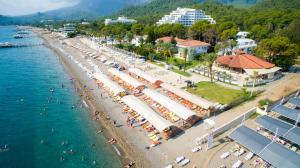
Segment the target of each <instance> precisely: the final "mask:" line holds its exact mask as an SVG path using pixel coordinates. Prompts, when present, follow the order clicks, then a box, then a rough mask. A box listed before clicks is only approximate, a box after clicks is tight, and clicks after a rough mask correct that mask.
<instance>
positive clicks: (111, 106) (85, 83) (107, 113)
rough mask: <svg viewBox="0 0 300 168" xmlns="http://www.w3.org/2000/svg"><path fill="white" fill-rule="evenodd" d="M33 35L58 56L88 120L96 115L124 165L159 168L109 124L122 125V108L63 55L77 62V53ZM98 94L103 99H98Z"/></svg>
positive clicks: (122, 131)
mask: <svg viewBox="0 0 300 168" xmlns="http://www.w3.org/2000/svg"><path fill="white" fill-rule="evenodd" d="M33 32H35V33H36V34H37V35H39V36H40V37H41V38H42V39H44V41H45V45H46V46H47V47H49V48H50V49H51V50H53V51H55V52H56V53H57V54H58V56H59V58H60V61H61V63H62V64H63V65H64V67H65V69H66V70H67V71H68V73H70V75H71V76H72V77H73V78H74V79H76V82H75V83H76V87H77V88H79V92H78V94H80V96H81V97H82V98H84V100H85V101H86V102H87V104H88V106H89V108H90V111H91V118H92V119H95V116H94V114H93V113H94V112H95V111H97V112H99V116H100V117H98V120H99V124H100V125H101V127H102V128H103V134H104V135H105V137H107V139H110V138H112V137H113V138H115V139H116V140H117V143H116V149H117V150H118V151H120V154H121V158H122V159H123V163H124V165H125V164H127V163H128V162H129V161H134V162H135V164H136V167H159V166H158V165H152V163H151V162H150V161H149V160H148V158H147V157H146V156H144V155H142V154H141V153H142V152H141V151H140V149H138V148H136V145H134V144H132V140H130V139H128V137H131V138H133V136H135V135H134V132H128V131H124V129H122V128H119V127H116V126H115V125H114V124H113V120H116V121H117V123H122V122H124V123H125V121H122V119H123V118H122V117H118V114H122V112H123V111H122V107H121V106H118V105H117V104H116V103H114V102H113V101H112V100H111V99H110V98H109V97H108V95H107V94H106V93H105V92H104V91H102V90H100V89H98V87H97V84H96V83H95V82H94V81H93V80H92V79H91V78H89V77H88V76H87V74H86V73H85V72H83V71H82V70H81V69H80V67H78V65H76V64H75V63H74V62H73V61H72V60H70V59H68V57H67V55H72V56H74V57H76V58H79V57H81V55H80V53H78V52H76V51H72V49H71V48H69V47H66V45H62V44H61V43H60V42H59V40H57V39H54V38H51V37H50V35H49V34H43V33H41V30H38V29H33ZM87 88H89V89H87ZM101 94H102V95H103V97H101V96H100V95H101ZM136 136H138V135H136ZM138 141H139V140H137V141H136V142H138ZM133 142H134V141H133ZM116 152H117V151H116ZM117 153H118V152H117ZM154 164H156V163H154Z"/></svg>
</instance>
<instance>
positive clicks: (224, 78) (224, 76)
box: [222, 71, 227, 82]
mask: <svg viewBox="0 0 300 168" xmlns="http://www.w3.org/2000/svg"><path fill="white" fill-rule="evenodd" d="M222 75H223V82H225V81H226V75H227V73H226V72H225V71H223V73H222Z"/></svg>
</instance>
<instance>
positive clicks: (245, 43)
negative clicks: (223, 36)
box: [234, 38, 257, 53]
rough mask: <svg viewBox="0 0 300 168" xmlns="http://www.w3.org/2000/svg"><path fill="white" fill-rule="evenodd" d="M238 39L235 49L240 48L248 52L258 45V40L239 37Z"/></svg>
mask: <svg viewBox="0 0 300 168" xmlns="http://www.w3.org/2000/svg"><path fill="white" fill-rule="evenodd" d="M236 41H237V46H236V47H235V48H234V49H239V50H242V51H244V52H246V53H251V52H252V50H253V48H255V47H256V46H257V44H256V42H255V41H254V40H252V39H249V38H239V39H237V40H236Z"/></svg>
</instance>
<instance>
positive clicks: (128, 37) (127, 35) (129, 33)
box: [125, 31, 133, 43]
mask: <svg viewBox="0 0 300 168" xmlns="http://www.w3.org/2000/svg"><path fill="white" fill-rule="evenodd" d="M125 38H126V40H127V41H128V42H129V43H130V42H131V41H132V39H133V34H132V33H131V32H130V31H128V32H127V33H126V35H125Z"/></svg>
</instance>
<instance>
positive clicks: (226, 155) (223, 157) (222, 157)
mask: <svg viewBox="0 0 300 168" xmlns="http://www.w3.org/2000/svg"><path fill="white" fill-rule="evenodd" d="M229 155H230V153H229V152H225V153H223V154H222V155H221V156H220V158H221V159H226V158H227V157H228V156H229Z"/></svg>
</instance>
